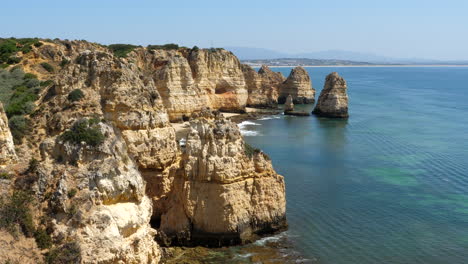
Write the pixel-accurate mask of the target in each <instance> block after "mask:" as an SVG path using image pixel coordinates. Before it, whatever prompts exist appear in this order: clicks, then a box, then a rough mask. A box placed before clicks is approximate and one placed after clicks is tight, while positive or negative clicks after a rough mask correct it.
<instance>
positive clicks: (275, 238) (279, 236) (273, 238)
mask: <svg viewBox="0 0 468 264" xmlns="http://www.w3.org/2000/svg"><path fill="white" fill-rule="evenodd" d="M285 235H286V232H283V233H280V234H277V235H274V236H269V237H264V238H262V239H259V240H257V241H255V244H256V245H259V246H264V245H265V244H266V243H267V242H277V241H279V240H280V239H282V238H283V237H284V236H285Z"/></svg>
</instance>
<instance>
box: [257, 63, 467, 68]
mask: <svg viewBox="0 0 468 264" xmlns="http://www.w3.org/2000/svg"><path fill="white" fill-rule="evenodd" d="M249 66H250V67H253V68H258V67H261V65H250V64H249ZM267 66H268V67H271V68H293V67H298V66H301V67H304V68H417V67H424V68H428V67H450V68H452V67H457V68H468V65H437V64H425V65H410V64H408V65H391V64H390V65H385V64H376V65H281V66H276V65H267Z"/></svg>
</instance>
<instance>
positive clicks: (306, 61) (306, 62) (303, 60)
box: [242, 58, 375, 67]
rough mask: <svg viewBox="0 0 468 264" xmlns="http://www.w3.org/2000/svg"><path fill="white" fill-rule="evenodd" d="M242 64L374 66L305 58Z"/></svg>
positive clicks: (250, 61)
mask: <svg viewBox="0 0 468 264" xmlns="http://www.w3.org/2000/svg"><path fill="white" fill-rule="evenodd" d="M242 62H243V63H245V64H248V65H251V66H253V67H256V66H260V65H268V66H273V67H274V66H334V65H375V64H373V63H369V62H360V61H350V60H335V59H332V60H324V59H307V58H280V59H266V60H242Z"/></svg>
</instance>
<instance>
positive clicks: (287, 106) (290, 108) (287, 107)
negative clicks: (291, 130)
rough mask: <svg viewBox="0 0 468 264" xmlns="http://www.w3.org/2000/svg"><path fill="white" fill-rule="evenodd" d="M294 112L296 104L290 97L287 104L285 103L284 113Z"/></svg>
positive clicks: (289, 96)
mask: <svg viewBox="0 0 468 264" xmlns="http://www.w3.org/2000/svg"><path fill="white" fill-rule="evenodd" d="M290 111H294V103H293V99H292V96H291V95H288V97H287V98H286V103H284V112H285V113H286V112H290Z"/></svg>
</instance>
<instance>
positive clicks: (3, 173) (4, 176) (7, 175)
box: [0, 172, 12, 180]
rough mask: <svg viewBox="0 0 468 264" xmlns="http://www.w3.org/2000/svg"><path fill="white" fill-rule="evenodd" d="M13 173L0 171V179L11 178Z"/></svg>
mask: <svg viewBox="0 0 468 264" xmlns="http://www.w3.org/2000/svg"><path fill="white" fill-rule="evenodd" d="M11 178H12V177H11V175H10V174H9V173H8V172H2V173H0V180H9V179H11Z"/></svg>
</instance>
